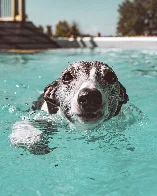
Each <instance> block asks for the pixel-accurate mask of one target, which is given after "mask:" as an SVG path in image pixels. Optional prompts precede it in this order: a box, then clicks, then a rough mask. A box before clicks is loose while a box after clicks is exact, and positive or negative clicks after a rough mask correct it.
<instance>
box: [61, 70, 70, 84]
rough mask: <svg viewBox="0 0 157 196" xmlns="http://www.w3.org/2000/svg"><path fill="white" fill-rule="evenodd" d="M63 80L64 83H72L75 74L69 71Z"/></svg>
mask: <svg viewBox="0 0 157 196" xmlns="http://www.w3.org/2000/svg"><path fill="white" fill-rule="evenodd" d="M62 80H63V83H64V84H67V83H70V82H71V81H72V80H73V75H72V74H71V73H70V72H67V73H65V74H64V76H63V79H62Z"/></svg>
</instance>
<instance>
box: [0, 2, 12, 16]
mask: <svg viewBox="0 0 157 196" xmlns="http://www.w3.org/2000/svg"><path fill="white" fill-rule="evenodd" d="M11 10H12V0H0V18H7V17H8V18H10V17H12V12H11Z"/></svg>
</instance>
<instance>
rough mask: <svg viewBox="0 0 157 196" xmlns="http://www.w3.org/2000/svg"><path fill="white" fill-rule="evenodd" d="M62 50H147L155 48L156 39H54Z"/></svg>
mask: <svg viewBox="0 0 157 196" xmlns="http://www.w3.org/2000/svg"><path fill="white" fill-rule="evenodd" d="M55 41H56V42H57V43H58V45H60V47H62V48H95V47H98V48H147V47H151V48H152V47H154V48H156V47H157V37H95V38H91V37H84V38H80V37H79V38H76V39H74V38H55Z"/></svg>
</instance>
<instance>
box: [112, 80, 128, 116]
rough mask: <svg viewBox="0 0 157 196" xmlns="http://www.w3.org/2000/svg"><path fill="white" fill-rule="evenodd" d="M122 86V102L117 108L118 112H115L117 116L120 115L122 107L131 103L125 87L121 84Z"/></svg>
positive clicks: (120, 101)
mask: <svg viewBox="0 0 157 196" xmlns="http://www.w3.org/2000/svg"><path fill="white" fill-rule="evenodd" d="M119 84H120V100H119V104H118V107H117V111H116V112H115V116H116V115H118V114H119V112H120V110H121V107H122V105H123V104H126V103H127V102H128V101H129V97H128V95H127V93H126V89H125V87H124V86H123V85H122V84H121V83H120V82H119Z"/></svg>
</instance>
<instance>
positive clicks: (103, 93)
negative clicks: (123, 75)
mask: <svg viewBox="0 0 157 196" xmlns="http://www.w3.org/2000/svg"><path fill="white" fill-rule="evenodd" d="M128 99H129V98H128V95H127V93H126V89H125V87H124V86H123V85H122V84H121V83H120V82H119V80H118V77H117V76H116V74H115V72H114V71H113V69H112V68H111V67H109V66H108V65H107V64H105V63H103V62H99V61H93V62H85V61H79V62H75V63H73V64H71V65H69V66H68V68H66V69H65V70H64V71H63V73H62V74H61V76H60V77H59V78H58V79H57V80H55V81H54V82H52V83H50V84H49V85H47V86H46V87H45V89H44V93H43V94H41V96H40V97H39V99H38V100H37V101H35V102H34V103H33V107H32V108H33V110H44V111H46V112H47V113H48V114H50V115H55V114H59V115H62V116H64V117H65V118H66V119H68V121H70V122H71V123H72V124H74V125H76V127H77V126H80V125H81V126H82V127H84V128H85V129H88V128H90V129H91V128H93V127H96V126H97V125H100V124H101V123H102V122H104V121H108V120H109V119H111V118H112V117H115V116H117V115H118V114H119V113H120V112H121V108H122V105H123V104H126V103H127V101H128ZM9 138H10V140H11V143H12V144H13V145H16V146H18V147H19V146H21V147H23V146H24V147H26V148H27V147H28V149H29V150H30V151H31V152H33V153H34V154H45V153H48V152H50V149H49V147H48V145H47V142H45V141H46V139H45V138H46V133H44V132H42V131H39V130H38V129H37V128H35V127H34V123H32V122H31V121H21V122H16V123H15V124H14V125H13V127H12V134H11V135H10V136H9Z"/></svg>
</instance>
